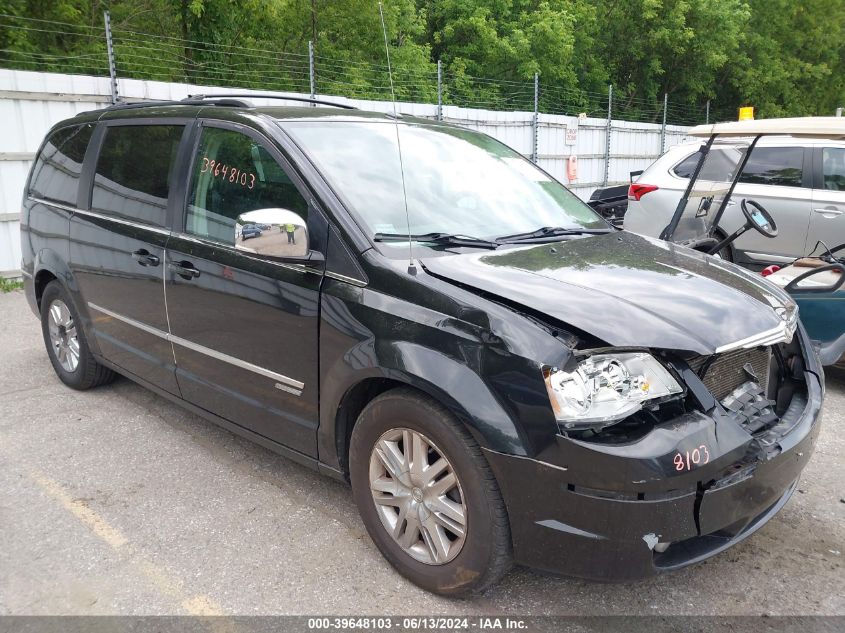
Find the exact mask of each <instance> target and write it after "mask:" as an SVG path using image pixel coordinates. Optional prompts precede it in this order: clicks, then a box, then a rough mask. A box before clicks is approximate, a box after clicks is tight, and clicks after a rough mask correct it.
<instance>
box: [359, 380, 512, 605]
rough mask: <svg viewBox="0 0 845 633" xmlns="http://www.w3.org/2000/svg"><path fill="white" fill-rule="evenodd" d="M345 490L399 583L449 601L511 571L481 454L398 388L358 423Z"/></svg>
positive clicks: (500, 507)
mask: <svg viewBox="0 0 845 633" xmlns="http://www.w3.org/2000/svg"><path fill="white" fill-rule="evenodd" d="M349 464H350V466H349V468H350V476H351V479H352V492H353V496H354V498H355V503H356V504H357V506H358V511H359V512H360V514H361V518H362V520H363V521H364V525H365V526H366V528H367V532H369V534H370V537H371V538H372V539H373V542H374V543H375V544H376V546H377V547H378V548H379V550H380V551H381V553H382V554H383V555H384V557H385V558H386V559H387V560H388V562H390V564H391V565H393V567H394V568H396V570H397V571H399V573H401V574H402V575H403V576H405V577H406V578H408V579H409V580H411V581H412V582H414V583H415V584H417V585H419V586H420V587H422V588H423V589H426V590H428V591H432V592H434V593H438V594H441V595H448V596H461V595H466V594H470V593H477V592H480V591H483V590H484V589H486V588H487V587H489V586H491V585H492V584H494V583H495V582H496V581H497V580H499V579H500V578H501V577H502V576H503V575H504V574H505V573H506V572H507V570H508V569H509V568H510V565H511V539H510V527H509V524H508V517H507V511H506V509H505V505H504V502H503V500H502V496H501V493H500V492H499V487H498V484H497V483H496V479H495V477H494V476H493V473H492V471H491V470H490V467H489V465H488V464H487V461H486V460H485V458H484V455H483V454H482V452H481V449H480V447H479V446H478V444H477V443H476V442H475V440H474V439H473V438H472V436H471V435H470V434H469V433H468V432H467V430H466V429H465V428H464V427H463V426H462V425H461V424H460V423H459V422H458V421H457V420H456V419H455V418H454V416H452V414H451V413H450V412H449V411H448V410H447V409H446V408H445V407H443V406H442V405H440V404H439V403H437V402H435V401H433V400H431V399H430V398H427V397H425V396H423V395H421V394H419V393H418V392H416V391H414V390H412V389H407V388H400V389H394V390H391V391H388V392H387V393H384V394H382V395H381V396H379V397H378V398H376V399H374V400H373V401H372V402H371V403H370V404H369V405H367V407H366V408H365V409H364V411H363V412H362V413H361V415H360V416H359V418H358V421H357V423H356V424H355V427H354V429H353V432H352V439H351V443H350V451H349Z"/></svg>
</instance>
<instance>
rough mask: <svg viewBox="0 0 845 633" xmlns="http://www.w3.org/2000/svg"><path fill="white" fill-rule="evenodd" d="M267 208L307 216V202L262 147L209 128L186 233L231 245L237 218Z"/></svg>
mask: <svg viewBox="0 0 845 633" xmlns="http://www.w3.org/2000/svg"><path fill="white" fill-rule="evenodd" d="M267 208H282V209H287V210H289V211H293V212H294V213H296V214H297V215H299V216H300V217H301V218H302V219H303V220H307V217H308V201H307V200H306V199H305V198H304V197H303V196H302V194H301V193H300V192H299V190H298V189H297V188H296V185H294V183H293V181H292V180H291V179H290V177H289V176H288V175H287V173H285V170H284V169H282V167H281V165H279V163H277V162H276V159H275V158H273V156H271V155H270V153H269V152H268V151H267V149H266V148H264V146H262V145H261V144H260V143H259V142H258V141H256V140H254V139H252V138H251V137H249V136H246V135H244V134H241V133H240V132H235V131H233V130H224V129H220V128H213V127H207V128H205V129H204V130H203V132H202V138H201V140H200V144H199V148H198V150H197V156H196V161H195V162H194V168H193V173H192V176H191V193H190V195H189V197H188V209H187V214H186V217H185V232H186V233H190V234H192V235H197V236H199V237H203V238H206V239H210V240H214V241H215V242H220V243H222V244H227V245H229V246H233V245H234V243H235V225H236V224H237V219H238V217H239V216H240V215H241V214H242V213H246V212H248V211H255V210H256V209H267ZM253 228H254V227H253V226H252V225H248V229H249V230H252V229H253ZM258 228H259V230H260V229H261V228H262V227H258Z"/></svg>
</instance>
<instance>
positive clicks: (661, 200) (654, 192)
mask: <svg viewBox="0 0 845 633" xmlns="http://www.w3.org/2000/svg"><path fill="white" fill-rule="evenodd" d="M700 147H701V143H700V142H693V143H684V144H681V145H676V146H675V147H672V148H671V149H669V150H668V151H667V152H666V153H665V154H663V156H661V157H660V158H658V159H657V160H656V161H655V162H654V163H652V164H651V166H650V167H649V168H648V169H646V170H645V171H644V172H643V173H642V175H641V176H640V177H639V178H637V180H636V182H634V183H632V184H631V186H630V188H629V190H628V210H627V212H626V213H625V220H624V227H625V229H626V230H628V231H632V232H634V233H640V234H642V235H648V236H652V237H657V236H659V235H660V232H661V231H662V230H663V228H664V227H665V226H666V225H667V224H668V223H669V220H670V219H671V218H672V214H673V213H674V211H675V207H676V206H677V204H678V201H679V200H680V198H681V195H682V194H683V192H684V190H685V189H686V187H687V185H688V184H689V178H690V176H691V175H692V172H693V170H694V169H695V167H696V164H697V163H698V159H699V148H700ZM736 151H740V150H739V149H738V148H737V147H736V146H731V145H720V146H718V147H717V146H714V147H713V150H711V157H710V159H709V160H708V162H707V163H706V164H705V166H704V169H705V171H706V170H707V169H708V166H710V167H712V166H716V167H718V164H717V163H716V160H715V159H716V158H717V156H713V155H712V153H713V152H722V153H724V156H725V162H727V161H729V162H730V164H734V165H735V164H736V163H737V162H738V161H737V160H736V157H729V155H728V154H727V153H730V152H736ZM721 176H722V177H723V176H724V174H721ZM714 177H715V176H714ZM720 179H721V178H720ZM702 180H703V181H707V180H709V178H708V174H707V173H702V174H700V176H699V182H701V181H702ZM743 198H751V199H754V200H756V201H757V202H759V203H760V204H762V205H763V206H764V207H765V208H766V209H768V210H769V212H770V213H771V214H772V216H773V217H774V219H775V221H776V222H777V226H778V229H779V234H778V236H777V237H776V238H774V239H767V238H765V237H763V236H762V235H761V234H760V233H758V232H757V231H748V232H746V233H745V234H743V235H742V236H741V237H740V238H739V239H737V240H736V242H734V243H733V244H732V245H731V246H730V249H729V251H728V252H727V253H723V255H724V256H726V257H728V258H729V259H732V260H733V261H735V262H737V263H739V264H742V265H746V266H749V267H752V268H762V267H763V266H766V265H768V264H781V263H785V262H791V261H792V260H794V259H795V258H796V257H801V256H802V255H805V254H807V253H809V252H810V251H811V250H813V249H814V248H815V246H816V245H817V243H818V242H819V241H823V242H824V243H825V244H827V245H828V246H830V247H833V246H835V245H838V244H842V243H845V142H840V141H831V140H819V139H796V138H786V137H781V138H779V137H765V138H762V139H761V140H760V142H759V144H758V147H757V148H755V150H754V151H753V152H752V154H751V157H750V159H749V161H748V163H747V164H746V166H745V169H744V170H743V174H742V176H741V177H740V181H739V183H738V184H737V186H736V189H735V190H734V193H733V196H731V200H730V202H728V207H727V208H726V209H725V213H724V215H723V217H722V219H721V221H720V222H719V228H720V230H721V231H724V233H723V235H722V236H721V237H724V235H726V234H729V233H731V232H733V231H734V230H735V229H737V228H739V227H740V226H741V225H743V224H744V223H745V218H744V217H743V215H742V212H741V211H740V208H739V202H740V201H741V200H742V199H743Z"/></svg>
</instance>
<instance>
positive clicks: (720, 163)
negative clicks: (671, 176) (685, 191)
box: [672, 147, 742, 182]
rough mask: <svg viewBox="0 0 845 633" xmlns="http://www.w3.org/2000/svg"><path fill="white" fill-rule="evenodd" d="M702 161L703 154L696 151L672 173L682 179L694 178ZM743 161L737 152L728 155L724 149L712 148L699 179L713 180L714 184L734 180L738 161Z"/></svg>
mask: <svg viewBox="0 0 845 633" xmlns="http://www.w3.org/2000/svg"><path fill="white" fill-rule="evenodd" d="M700 159H701V152H700V151H696V152H695V153H693V154H690V155H689V156H687V157H686V158H685V159H684V160H682V161H681V162H680V163H678V164H677V165H676V166H675V168H674V169H673V170H672V171H673V172H674V173H675V175H676V176H678V177H680V178H692V174H693V172H694V171H695V168H696V166H697V165H698V161H699V160H700ZM741 160H742V158H741V156H737V155H736V153H735V152H734V153H727V154H726V153H725V150H724V149H721V148H716V147H714V148H711V149H710V152H709V153H708V154H707V160H706V161H705V163H704V166H703V167H702V168H701V173H700V174H699V175H698V177H699V178H700V179H701V180H712V181H714V182H725V181H730V180H731V179H733V173H734V170H735V169H736V166H737V164H738V162H737V161H741Z"/></svg>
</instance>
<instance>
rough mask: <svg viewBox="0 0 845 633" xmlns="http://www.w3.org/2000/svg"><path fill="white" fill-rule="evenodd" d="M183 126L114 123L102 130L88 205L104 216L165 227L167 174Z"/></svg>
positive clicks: (171, 164)
mask: <svg viewBox="0 0 845 633" xmlns="http://www.w3.org/2000/svg"><path fill="white" fill-rule="evenodd" d="M183 129H184V126H182V125H119V126H111V127H109V128H108V129H107V130H106V136H105V139H103V145H102V148H101V149H100V155H99V157H98V158H97V171H96V174H95V176H94V191H93V193H92V197H91V206H92V207H93V208H94V209H96V210H98V211H100V212H102V213H105V214H107V215H113V216H116V217H119V218H123V219H126V220H132V221H134V222H141V223H143V224H152V225H154V226H166V224H167V196H168V195H169V193H170V174H171V171H172V166H173V162H174V160H175V159H176V152H177V150H178V149H179V141H180V140H181V138H182V131H183Z"/></svg>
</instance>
